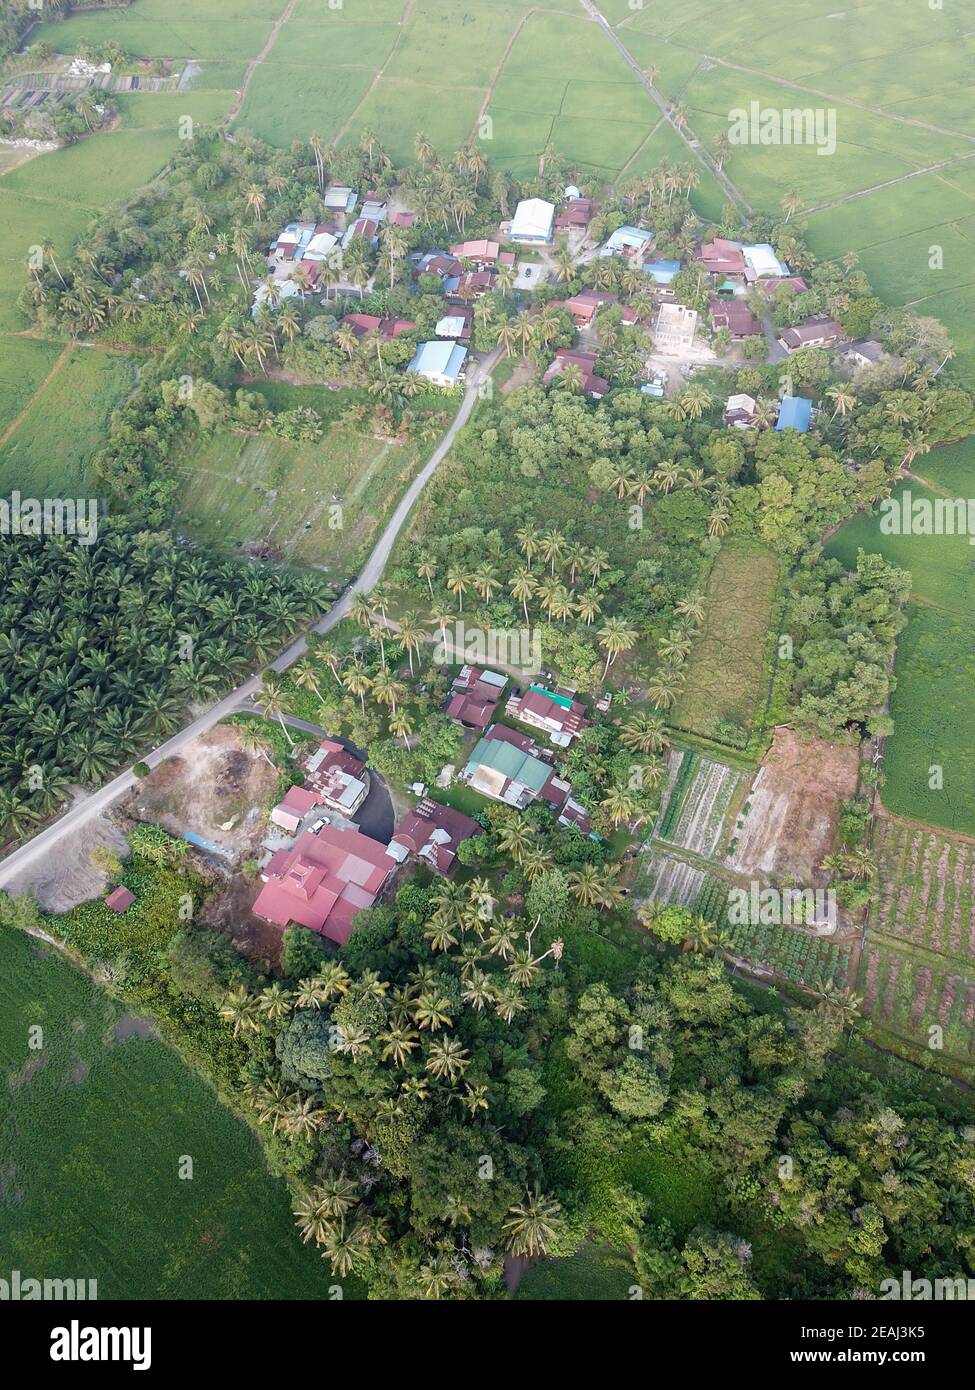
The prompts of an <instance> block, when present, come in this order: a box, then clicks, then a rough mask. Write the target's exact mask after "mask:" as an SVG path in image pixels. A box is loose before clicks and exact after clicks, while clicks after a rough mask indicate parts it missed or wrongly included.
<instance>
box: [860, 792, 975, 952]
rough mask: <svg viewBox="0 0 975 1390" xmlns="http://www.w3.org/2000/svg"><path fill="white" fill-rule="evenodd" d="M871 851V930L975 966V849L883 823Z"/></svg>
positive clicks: (900, 824) (926, 832)
mask: <svg viewBox="0 0 975 1390" xmlns="http://www.w3.org/2000/svg"><path fill="white" fill-rule="evenodd" d="M874 850H875V852H876V855H877V862H878V875H877V899H876V901H875V902H874V903H873V904H872V906H871V909H870V918H869V928H870V929H873V930H876V931H879V932H882V933H883V934H884V935H885V936H892V937H896V938H897V939H899V940H902V941H905V942H910V943H911V944H912V945H914V946H922V947H926V948H927V949H928V950H930V951H935V952H937V953H939V954H944V955H949V956H954V957H957V958H958V959H959V960H963V961H964V960H967V961H970V962H975V844H971V843H969V842H968V841H966V840H954V839H949V838H948V837H947V836H945V835H940V834H938V833H937V832H936V831H933V830H924V829H921V828H920V827H919V826H913V825H909V824H906V823H905V822H903V821H895V820H889V819H887V818H884V819H881V820H879V821H878V822H877V826H876V830H875V833H874Z"/></svg>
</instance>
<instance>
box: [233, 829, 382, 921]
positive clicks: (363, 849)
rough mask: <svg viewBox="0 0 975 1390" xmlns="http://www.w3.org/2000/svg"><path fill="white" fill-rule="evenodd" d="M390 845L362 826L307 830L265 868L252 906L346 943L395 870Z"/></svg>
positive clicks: (271, 917) (268, 918)
mask: <svg viewBox="0 0 975 1390" xmlns="http://www.w3.org/2000/svg"><path fill="white" fill-rule="evenodd" d="M395 869H396V860H395V859H394V858H393V857H392V856H391V855H389V854H388V853H387V851H386V846H385V845H382V844H380V843H379V842H378V841H376V840H371V839H370V838H369V837H368V835H363V834H362V833H361V832H360V831H358V830H338V829H336V828H335V826H329V825H327V826H325V827H324V828H323V829H322V830H320V831H319V833H318V834H317V835H313V834H312V833H311V831H308V830H306V831H305V833H304V834H303V835H302V836H301V837H300V839H299V840H298V843H297V844H296V845H295V846H294V848H293V849H290V850H278V852H277V853H276V854H274V855H272V857H271V859H270V860H269V862H268V863H267V864H266V865H265V867H264V870H263V872H262V874H261V877H262V879H263V880H264V887H263V888H262V889H261V891H260V893H259V894H258V895H257V901H256V902H255V903H254V912H255V914H256V915H257V916H258V917H263V918H264V920H265V921H266V922H273V923H275V924H276V925H277V926H279V927H286V926H288V924H289V923H291V922H294V923H296V924H297V925H298V926H301V927H309V928H310V929H311V930H312V931H316V932H319V933H320V934H321V935H322V936H327V937H328V939H329V940H330V941H335V942H337V943H338V944H339V945H344V943H345V942H346V941H348V939H349V937H350V935H351V933H352V921H353V918H354V917H355V915H356V913H357V912H361V911H362V910H363V908H366V907H372V905H373V903H374V902H375V901H376V898H377V897H378V896H379V893H380V892H381V890H382V888H383V885H384V884H385V883H386V881H387V879H388V878H389V877H390V875H391V874H392V873H393V872H395Z"/></svg>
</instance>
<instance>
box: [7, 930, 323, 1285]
mask: <svg viewBox="0 0 975 1390" xmlns="http://www.w3.org/2000/svg"><path fill="white" fill-rule="evenodd" d="M119 1023H120V1012H119V1009H118V1008H117V1006H116V1005H115V1004H113V1003H112V1002H111V1000H110V999H109V998H108V997H107V996H106V995H104V994H103V993H102V992H101V991H100V990H99V989H97V988H96V987H95V986H94V985H93V984H91V982H90V981H89V980H88V979H87V977H86V976H84V975H82V974H81V973H80V972H79V971H77V970H75V969H74V968H73V967H72V966H70V965H68V964H66V963H65V962H64V961H63V960H62V959H61V958H60V957H59V956H58V955H57V953H56V952H54V951H53V950H52V949H51V948H49V947H45V946H43V945H42V943H39V942H36V941H33V940H31V939H30V938H28V937H25V936H21V935H19V934H18V933H16V932H10V931H3V932H0V1057H2V1064H3V1070H4V1073H5V1085H4V1086H3V1088H2V1091H0V1169H2V1171H3V1173H4V1174H5V1178H6V1180H7V1194H8V1196H7V1201H6V1202H5V1204H4V1215H3V1221H2V1222H0V1266H2V1267H3V1269H4V1270H10V1269H19V1270H20V1271H21V1272H22V1275H23V1276H24V1277H28V1276H31V1277H41V1278H43V1277H47V1278H77V1279H96V1280H97V1282H98V1297H99V1298H101V1299H106V1298H108V1299H111V1298H121V1297H125V1298H186V1299H189V1298H194V1299H205V1298H243V1299H251V1298H253V1299H258V1298H264V1299H266V1298H292V1299H297V1298H326V1297H327V1296H328V1295H327V1289H328V1285H329V1282H330V1280H329V1277H328V1271H327V1267H326V1266H324V1265H323V1264H322V1262H321V1261H320V1260H319V1259H318V1258H317V1255H316V1254H315V1252H314V1251H313V1250H311V1249H309V1248H308V1247H306V1246H304V1245H302V1244H301V1242H300V1240H299V1239H298V1238H297V1235H296V1233H295V1231H294V1227H293V1222H292V1218H291V1213H290V1210H289V1203H288V1197H287V1193H286V1190H285V1188H284V1186H283V1184H281V1183H279V1182H276V1181H274V1180H273V1179H272V1178H270V1177H269V1176H268V1174H267V1171H266V1169H265V1168H264V1164H263V1161H262V1158H261V1153H260V1148H259V1146H258V1143H257V1140H256V1139H255V1138H254V1136H253V1135H252V1134H251V1133H250V1131H249V1130H248V1129H246V1127H245V1126H244V1125H242V1124H240V1123H239V1122H238V1121H237V1120H236V1119H235V1118H234V1117H233V1116H232V1115H231V1114H230V1113H229V1111H227V1110H225V1109H224V1108H223V1107H222V1106H221V1105H220V1104H219V1103H218V1101H217V1099H216V1097H215V1096H214V1094H213V1093H212V1092H211V1091H210V1090H209V1088H208V1087H207V1086H206V1085H205V1084H204V1083H203V1082H202V1081H201V1080H199V1078H198V1077H197V1076H196V1075H195V1074H194V1073H193V1072H191V1071H190V1070H189V1069H188V1068H187V1067H185V1066H184V1065H183V1063H182V1062H181V1061H180V1060H179V1058H178V1057H177V1056H176V1054H175V1053H174V1052H172V1051H171V1050H170V1049H169V1048H168V1047H166V1046H165V1044H163V1043H161V1042H157V1041H155V1040H153V1039H149V1038H144V1037H140V1036H137V1035H132V1030H131V1025H129V1026H128V1027H127V1026H126V1025H125V1024H124V1023H123V1024H122V1025H121V1027H120V1026H119ZM37 1026H39V1027H40V1028H41V1029H42V1030H43V1046H42V1047H41V1048H40V1049H39V1050H37V1051H33V1050H31V1049H30V1048H29V1045H28V1037H29V1030H31V1029H32V1028H35V1027H37ZM184 1156H188V1157H190V1158H191V1159H192V1160H193V1176H192V1179H191V1180H185V1179H184V1180H181V1179H180V1178H179V1177H178V1167H179V1164H180V1162H181V1161H182V1160H183V1157H184ZM14 1194H15V1196H14ZM12 1198H13V1199H12ZM106 1233H111V1240H110V1241H108V1240H106Z"/></svg>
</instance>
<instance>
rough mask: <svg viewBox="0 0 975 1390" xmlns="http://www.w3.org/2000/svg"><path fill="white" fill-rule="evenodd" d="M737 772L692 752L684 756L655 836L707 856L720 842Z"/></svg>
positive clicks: (737, 776) (737, 779) (735, 786)
mask: <svg viewBox="0 0 975 1390" xmlns="http://www.w3.org/2000/svg"><path fill="white" fill-rule="evenodd" d="M739 776H740V774H739V773H737V772H736V771H735V770H734V768H730V767H727V766H726V765H725V764H724V763H717V762H714V761H713V760H712V759H711V758H705V757H702V756H701V755H700V754H698V753H695V752H687V753H685V754H684V755H683V758H682V761H681V764H680V767H679V768H678V771H677V776H676V779H675V781H674V785H673V788H672V790H671V793H670V798H669V800H668V802H667V805H666V807H665V808H664V812H663V815H662V816H661V818H660V822H659V824H658V827H657V832H656V833H657V835H658V836H659V837H660V838H661V839H664V840H671V841H672V842H673V843H674V844H675V845H680V846H681V847H682V848H684V849H688V850H691V851H692V852H693V853H695V854H701V855H704V856H705V857H709V856H711V855H713V854H714V853H715V851H716V850H717V848H718V846H719V845H720V843H721V832H722V828H723V826H724V822H725V818H726V816H727V814H728V807H729V806H730V805H731V799H732V797H733V796H734V794H735V790H736V788H737V786H738V781H739Z"/></svg>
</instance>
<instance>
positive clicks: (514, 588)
mask: <svg viewBox="0 0 975 1390" xmlns="http://www.w3.org/2000/svg"><path fill="white" fill-rule="evenodd" d="M508 588H509V589H510V590H511V596H512V598H514V599H516V600H517V602H518V603H520V604H521V606H522V609H523V610H524V614H525V623H526V625H527V623H528V600H529V599H530V598H531V596H532V594H534V592H535V590H536V589H537V588H538V584H537V583H536V580H535V576H534V575H533V574H532V572H531V570H529V569H526V568H525V567H524V566H522V567H521V568H520V569H517V570H515V573H514V575H513V577H512V578H511V579H510V580H509V581H508Z"/></svg>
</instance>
